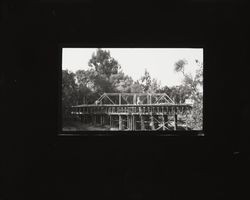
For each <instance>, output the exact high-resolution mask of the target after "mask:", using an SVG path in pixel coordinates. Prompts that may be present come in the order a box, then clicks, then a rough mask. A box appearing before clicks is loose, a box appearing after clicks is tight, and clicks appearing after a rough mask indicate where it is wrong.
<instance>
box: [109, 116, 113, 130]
mask: <svg viewBox="0 0 250 200" xmlns="http://www.w3.org/2000/svg"><path fill="white" fill-rule="evenodd" d="M109 122H110V128H112V119H111V115H109Z"/></svg>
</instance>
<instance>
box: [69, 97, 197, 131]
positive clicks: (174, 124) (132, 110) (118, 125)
mask: <svg viewBox="0 0 250 200" xmlns="http://www.w3.org/2000/svg"><path fill="white" fill-rule="evenodd" d="M191 109H192V105H189V104H175V103H174V101H173V100H172V99H171V98H170V97H169V96H168V95H167V94H165V93H160V94H158V93H156V94H150V93H104V94H103V95H101V97H100V98H99V99H98V100H97V101H95V103H94V104H83V105H76V106H72V112H71V113H72V114H73V115H75V116H77V118H79V119H80V120H81V121H82V122H83V123H93V124H94V125H96V124H100V125H108V126H109V127H110V129H111V130H178V127H179V128H180V127H183V128H185V129H187V128H188V127H187V119H188V117H187V116H188V115H189V114H190V111H191ZM178 117H179V119H178Z"/></svg>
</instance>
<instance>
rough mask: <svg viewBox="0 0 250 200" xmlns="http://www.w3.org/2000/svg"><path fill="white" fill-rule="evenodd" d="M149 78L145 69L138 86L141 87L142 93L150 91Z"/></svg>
mask: <svg viewBox="0 0 250 200" xmlns="http://www.w3.org/2000/svg"><path fill="white" fill-rule="evenodd" d="M151 82H152V81H151V76H150V74H149V72H148V71H147V69H145V71H144V75H143V76H142V77H141V79H140V84H141V86H142V89H143V92H145V93H146V92H148V90H149V89H150V86H151Z"/></svg>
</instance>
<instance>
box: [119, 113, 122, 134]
mask: <svg viewBox="0 0 250 200" xmlns="http://www.w3.org/2000/svg"><path fill="white" fill-rule="evenodd" d="M121 130H122V116H121V115H119V131H121Z"/></svg>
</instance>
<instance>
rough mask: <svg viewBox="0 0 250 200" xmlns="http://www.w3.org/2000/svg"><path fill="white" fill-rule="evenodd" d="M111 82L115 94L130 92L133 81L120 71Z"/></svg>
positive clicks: (112, 76) (112, 77) (113, 76)
mask: <svg viewBox="0 0 250 200" xmlns="http://www.w3.org/2000/svg"><path fill="white" fill-rule="evenodd" d="M110 82H111V83H112V87H113V89H114V91H115V92H130V91H131V86H132V84H133V79H132V78H131V77H130V76H128V75H125V74H124V72H123V71H119V72H118V73H117V74H113V75H111V77H110Z"/></svg>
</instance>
